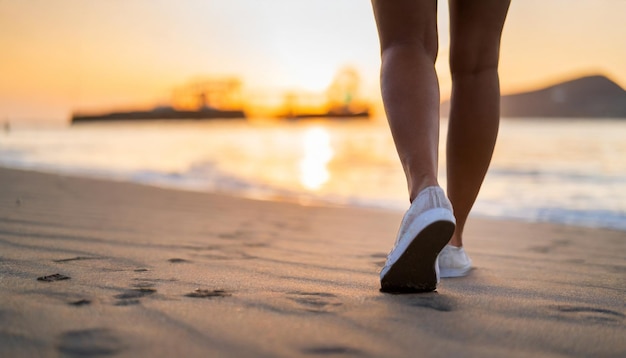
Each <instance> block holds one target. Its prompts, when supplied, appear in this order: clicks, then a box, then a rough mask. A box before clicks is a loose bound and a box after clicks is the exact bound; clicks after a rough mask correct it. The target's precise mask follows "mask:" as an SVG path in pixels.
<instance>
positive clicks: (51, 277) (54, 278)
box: [37, 273, 71, 282]
mask: <svg viewBox="0 0 626 358" xmlns="http://www.w3.org/2000/svg"><path fill="white" fill-rule="evenodd" d="M70 278H71V277H69V276H65V275H61V274H60V273H55V274H53V275H48V276H41V277H37V281H43V282H54V281H63V280H69V279H70Z"/></svg>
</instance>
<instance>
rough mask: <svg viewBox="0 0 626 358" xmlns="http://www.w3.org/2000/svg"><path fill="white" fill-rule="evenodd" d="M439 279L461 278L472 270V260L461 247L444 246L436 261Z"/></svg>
mask: <svg viewBox="0 0 626 358" xmlns="http://www.w3.org/2000/svg"><path fill="white" fill-rule="evenodd" d="M437 262H438V264H439V273H440V275H441V277H461V276H465V275H467V274H468V273H469V272H470V271H471V270H472V260H471V259H470V258H469V256H467V254H466V253H465V250H464V249H463V247H456V246H452V245H446V247H444V248H443V250H441V252H440V253H439V258H438V260H437Z"/></svg>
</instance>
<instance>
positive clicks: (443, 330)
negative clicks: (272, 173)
mask: <svg viewBox="0 0 626 358" xmlns="http://www.w3.org/2000/svg"><path fill="white" fill-rule="evenodd" d="M0 182H1V185H0V280H1V282H2V288H3V289H2V291H1V292H0V301H1V302H2V307H1V308H0V316H1V317H3V322H4V324H3V326H2V327H1V328H0V355H2V356H5V355H6V356H49V355H63V356H77V355H98V354H100V355H121V356H146V355H156V356H162V355H174V354H176V355H184V356H207V355H212V356H262V357H263V356H319V355H339V356H391V357H402V356H410V355H414V354H415V353H416V352H420V355H423V356H442V355H443V356H459V355H463V356H503V355H506V356H520V357H521V356H529V355H532V356H545V357H550V356H620V355H623V353H624V352H626V342H624V341H623V336H624V335H625V334H626V325H625V324H626V310H625V309H624V304H623V300H624V295H625V293H626V283H625V282H624V280H623V277H624V273H626V259H624V257H623V253H624V249H625V247H626V240H625V237H624V233H623V232H620V231H614V230H607V229H588V228H581V227H573V226H564V225H558V224H548V223H534V224H528V223H520V222H515V221H501V220H486V219H480V218H472V219H471V220H470V222H468V226H467V234H466V241H467V244H466V249H467V250H468V253H469V254H470V256H471V257H472V259H473V261H474V265H475V269H474V270H473V272H472V273H471V274H470V275H469V276H467V277H465V278H462V279H444V280H443V281H442V282H441V284H440V286H439V288H438V290H437V292H434V293H428V294H411V295H389V294H383V293H380V292H379V291H378V289H379V283H378V272H379V270H380V268H381V266H382V264H383V261H384V258H385V256H386V253H387V252H388V250H389V249H390V248H391V245H392V244H393V241H394V239H395V233H396V230H397V226H398V225H399V222H400V219H401V213H392V212H388V211H385V210H376V209H364V208H353V207H351V208H336V207H321V206H301V205H296V204H291V203H284V202H271V201H255V200H248V199H243V198H238V197H231V196H227V195H221V194H209V193H198V192H186V191H179V190H169V189H162V188H156V187H151V186H146V185H140V184H133V183H127V182H114V181H106V180H99V179H87V178H76V177H69V176H63V175H55V174H43V173H38V172H32V171H22V170H13V169H2V168H0ZM54 274H60V275H62V276H64V277H69V278H68V279H64V280H59V277H58V276H56V278H55V277H52V278H50V277H49V276H51V275H54ZM44 277H48V278H47V279H48V280H50V281H49V282H48V281H45V280H46V279H44ZM38 278H42V279H43V280H38Z"/></svg>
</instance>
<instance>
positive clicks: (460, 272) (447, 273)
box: [439, 266, 472, 278]
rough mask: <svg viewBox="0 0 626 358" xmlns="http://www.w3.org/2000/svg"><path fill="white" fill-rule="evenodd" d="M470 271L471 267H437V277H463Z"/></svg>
mask: <svg viewBox="0 0 626 358" xmlns="http://www.w3.org/2000/svg"><path fill="white" fill-rule="evenodd" d="M470 271H472V267H471V266H470V267H466V268H461V269H442V268H441V267H440V268H439V277H441V278H452V277H463V276H467V275H469V273H470Z"/></svg>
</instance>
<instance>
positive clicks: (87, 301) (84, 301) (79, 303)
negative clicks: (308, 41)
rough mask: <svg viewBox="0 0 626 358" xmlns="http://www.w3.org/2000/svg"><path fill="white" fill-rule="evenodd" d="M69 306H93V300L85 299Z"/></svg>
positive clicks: (73, 302) (70, 303) (69, 303)
mask: <svg viewBox="0 0 626 358" xmlns="http://www.w3.org/2000/svg"><path fill="white" fill-rule="evenodd" d="M67 304H68V305H72V306H77V307H80V306H86V305H90V304H91V300H88V299H84V298H83V299H80V300H77V301H72V302H68V303H67Z"/></svg>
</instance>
